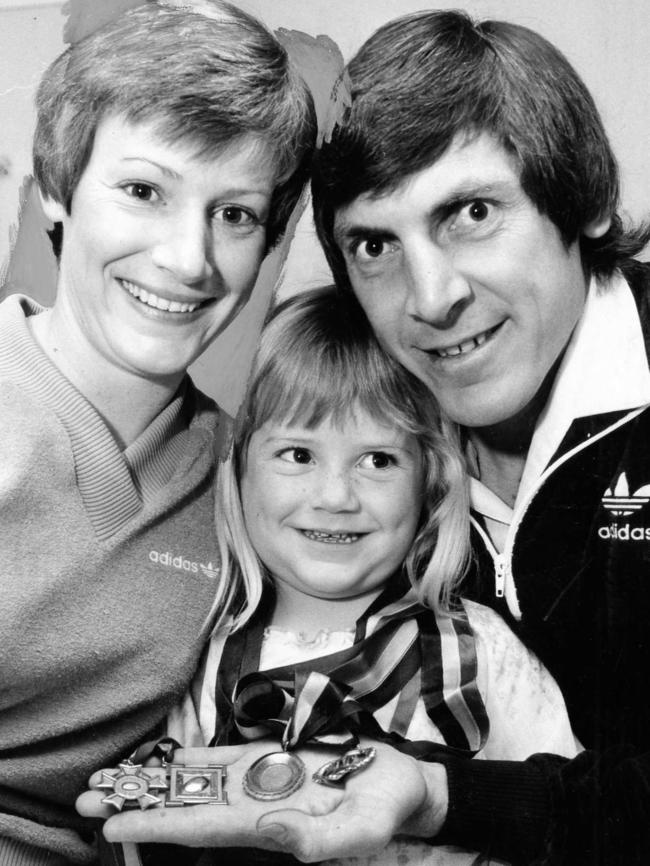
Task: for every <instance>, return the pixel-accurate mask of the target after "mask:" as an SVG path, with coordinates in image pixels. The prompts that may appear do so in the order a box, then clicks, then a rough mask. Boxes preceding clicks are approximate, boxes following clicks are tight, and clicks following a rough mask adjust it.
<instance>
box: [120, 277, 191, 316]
mask: <svg viewBox="0 0 650 866" xmlns="http://www.w3.org/2000/svg"><path fill="white" fill-rule="evenodd" d="M121 282H122V285H123V286H124V288H125V289H126V290H127V292H128V293H129V294H130V295H132V296H133V297H134V298H137V299H138V300H139V301H142V303H143V304H147V306H149V307H155V309H156V310H165V312H167V313H193V312H194V310H196V309H198V307H200V306H201V305H200V304H182V303H181V302H180V301H167V300H166V299H165V298H160V297H158V295H154V294H153V293H152V292H148V291H147V290H146V289H142V288H140V286H136V285H135V283H130V282H128V280H122V281H121Z"/></svg>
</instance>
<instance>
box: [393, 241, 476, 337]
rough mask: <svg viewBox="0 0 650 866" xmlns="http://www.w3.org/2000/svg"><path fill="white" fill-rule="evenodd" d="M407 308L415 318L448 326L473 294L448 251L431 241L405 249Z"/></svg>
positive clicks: (432, 323)
mask: <svg viewBox="0 0 650 866" xmlns="http://www.w3.org/2000/svg"><path fill="white" fill-rule="evenodd" d="M405 252H406V281H407V301H406V311H407V313H408V314H409V315H410V316H412V317H413V318H414V319H418V320H420V321H424V322H427V323H428V324H430V325H435V326H437V327H448V326H449V325H451V324H453V322H454V321H455V318H456V317H457V316H458V314H459V313H460V312H461V310H462V309H464V307H465V306H466V305H467V303H468V302H469V300H470V299H471V297H472V289H471V286H470V283H469V281H468V279H467V278H466V277H465V276H464V274H463V273H462V272H461V271H460V270H459V269H458V268H457V266H456V265H455V263H454V260H453V257H452V256H451V254H450V253H449V252H447V251H446V250H444V249H441V248H440V247H438V246H437V245H436V244H434V243H433V242H432V241H430V240H420V241H419V242H418V243H417V244H413V245H412V246H411V247H410V248H408V249H407V250H406V251H405Z"/></svg>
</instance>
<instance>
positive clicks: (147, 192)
mask: <svg viewBox="0 0 650 866" xmlns="http://www.w3.org/2000/svg"><path fill="white" fill-rule="evenodd" d="M123 189H124V190H125V191H126V193H127V195H130V196H131V198H135V199H137V200H138V201H155V200H157V199H158V198H159V196H158V193H157V192H156V190H155V189H154V188H153V187H152V186H150V185H149V184H148V183H127V184H126V185H125V186H124V187H123Z"/></svg>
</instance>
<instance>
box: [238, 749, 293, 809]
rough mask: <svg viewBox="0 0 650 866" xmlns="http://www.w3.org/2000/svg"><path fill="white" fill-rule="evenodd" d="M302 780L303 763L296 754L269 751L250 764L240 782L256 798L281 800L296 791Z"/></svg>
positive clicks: (250, 795)
mask: <svg viewBox="0 0 650 866" xmlns="http://www.w3.org/2000/svg"><path fill="white" fill-rule="evenodd" d="M304 780H305V765H304V764H303V762H302V761H301V760H300V758H299V757H298V756H297V755H294V754H291V753H290V752H271V753H269V754H268V755H263V756H262V757H261V758H258V759H257V760H256V761H255V762H254V763H253V764H251V766H250V767H249V768H248V770H247V771H246V774H245V776H244V779H243V782H242V784H243V786H244V791H246V793H247V794H248V795H249V797H254V798H255V799H256V800H281V799H283V798H284V797H288V796H289V794H293V792H294V791H297V790H298V788H299V787H300V786H301V785H302V783H303V782H304Z"/></svg>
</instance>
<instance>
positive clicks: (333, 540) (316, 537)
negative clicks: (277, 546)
mask: <svg viewBox="0 0 650 866" xmlns="http://www.w3.org/2000/svg"><path fill="white" fill-rule="evenodd" d="M302 534H303V535H304V536H306V537H307V538H309V539H310V540H311V541H322V542H323V543H324V544H352V542H353V541H356V540H357V539H358V538H360V535H357V534H355V533H353V532H317V531H316V530H313V529H303V530H302Z"/></svg>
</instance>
